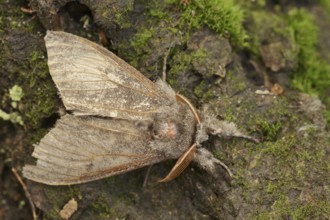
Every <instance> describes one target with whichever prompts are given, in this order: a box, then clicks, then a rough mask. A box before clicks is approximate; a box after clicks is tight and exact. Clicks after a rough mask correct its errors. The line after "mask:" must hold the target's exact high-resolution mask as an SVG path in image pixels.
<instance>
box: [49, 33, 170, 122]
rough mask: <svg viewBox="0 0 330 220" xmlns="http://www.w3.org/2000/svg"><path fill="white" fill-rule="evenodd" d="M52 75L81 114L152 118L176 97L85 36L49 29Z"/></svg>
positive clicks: (70, 105) (71, 106)
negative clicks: (84, 37)
mask: <svg viewBox="0 0 330 220" xmlns="http://www.w3.org/2000/svg"><path fill="white" fill-rule="evenodd" d="M45 42H46V48H47V53H48V66H49V70H50V74H51V76H52V78H53V80H54V82H55V84H56V86H57V88H58V89H59V91H60V94H61V97H62V100H63V102H64V105H65V107H66V109H67V110H70V111H73V113H75V114H79V115H99V116H104V117H117V118H124V119H129V120H131V119H133V120H135V119H139V120H145V119H146V118H152V115H153V114H154V113H156V112H158V111H159V110H160V109H161V108H162V107H163V106H170V105H173V104H174V103H175V96H174V95H173V94H171V93H168V90H164V89H162V88H161V87H160V86H157V85H156V84H154V83H152V82H151V81H150V80H149V79H148V78H146V77H144V76H143V75H142V74H141V73H140V72H139V71H137V70H136V69H134V68H133V67H132V66H130V65H129V64H127V63H126V62H125V61H123V60H121V59H120V58H119V57H117V56H115V55H114V54H113V53H111V52H110V51H108V50H106V49H105V48H103V47H102V46H100V45H98V44H96V43H93V42H91V41H88V40H86V39H83V38H81V37H78V36H75V35H72V34H69V33H65V32H59V31H48V32H47V35H46V37H45Z"/></svg>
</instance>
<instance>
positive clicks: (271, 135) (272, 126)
mask: <svg viewBox="0 0 330 220" xmlns="http://www.w3.org/2000/svg"><path fill="white" fill-rule="evenodd" d="M256 126H259V127H260V129H261V132H262V134H263V136H264V137H265V140H269V141H275V140H276V137H277V135H278V133H279V131H280V130H281V128H282V123H281V122H279V121H276V122H268V121H265V120H264V119H262V120H261V119H257V120H256Z"/></svg>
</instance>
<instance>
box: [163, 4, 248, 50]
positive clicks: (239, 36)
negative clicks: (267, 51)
mask: <svg viewBox="0 0 330 220" xmlns="http://www.w3.org/2000/svg"><path fill="white" fill-rule="evenodd" d="M167 2H168V3H171V4H173V3H174V4H175V5H176V7H179V8H180V9H181V13H182V16H181V19H180V28H187V29H188V32H187V33H188V34H189V32H193V31H195V30H197V29H199V28H200V27H202V26H203V25H205V26H207V27H209V28H210V29H212V30H214V31H215V32H217V33H218V34H220V35H221V36H224V37H226V38H229V39H230V40H231V41H232V43H233V44H234V45H238V46H242V45H244V44H245V40H246V38H247V34H246V32H245V31H244V29H243V26H242V22H243V19H244V13H243V11H242V10H241V8H239V7H238V6H237V4H235V3H234V1H232V0H226V1H224V0H202V1H197V0H193V1H190V2H189V3H188V4H187V5H183V4H181V1H167Z"/></svg>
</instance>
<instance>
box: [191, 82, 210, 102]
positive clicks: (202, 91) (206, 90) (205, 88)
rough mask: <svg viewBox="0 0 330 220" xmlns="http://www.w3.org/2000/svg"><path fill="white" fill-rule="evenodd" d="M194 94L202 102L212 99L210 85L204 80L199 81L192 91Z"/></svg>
mask: <svg viewBox="0 0 330 220" xmlns="http://www.w3.org/2000/svg"><path fill="white" fill-rule="evenodd" d="M194 94H195V95H196V96H197V97H198V98H200V100H201V101H202V102H208V101H209V100H210V99H211V98H212V97H213V92H212V90H211V89H210V83H208V82H206V81H205V80H203V81H201V82H200V83H199V84H198V85H197V86H196V87H195V89H194Z"/></svg>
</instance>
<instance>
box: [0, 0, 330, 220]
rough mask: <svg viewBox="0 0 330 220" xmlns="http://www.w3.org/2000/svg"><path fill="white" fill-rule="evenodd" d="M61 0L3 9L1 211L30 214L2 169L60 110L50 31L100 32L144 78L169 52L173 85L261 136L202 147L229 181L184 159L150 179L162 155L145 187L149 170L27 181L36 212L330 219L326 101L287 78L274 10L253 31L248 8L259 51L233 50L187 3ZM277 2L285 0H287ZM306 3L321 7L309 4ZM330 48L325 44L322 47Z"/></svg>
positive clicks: (287, 52)
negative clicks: (78, 180) (54, 182)
mask: <svg viewBox="0 0 330 220" xmlns="http://www.w3.org/2000/svg"><path fill="white" fill-rule="evenodd" d="M69 2H70V1H68V0H58V1H41V0H40V1H39V0H32V1H31V2H30V6H31V9H32V10H34V11H35V13H34V14H24V13H23V12H21V11H20V7H23V6H25V4H26V3H25V2H24V1H21V2H19V1H18V2H17V1H13V0H12V1H9V2H8V3H7V4H4V3H2V4H1V6H0V7H1V15H2V16H1V18H0V19H1V20H0V25H1V29H0V40H1V47H0V52H1V57H0V64H1V67H2V68H1V69H0V88H1V90H0V95H1V97H2V102H1V107H0V110H3V111H4V112H6V113H15V114H11V118H10V119H7V120H6V121H4V120H0V125H1V126H0V135H1V138H0V146H1V147H0V150H1V151H0V158H1V160H0V174H1V180H2V181H1V182H0V187H1V188H0V191H2V194H0V199H1V200H2V199H4V201H6V202H5V204H4V205H3V206H0V219H19V218H24V217H26V216H28V215H29V213H28V210H29V207H28V204H25V205H23V209H19V211H13V210H15V209H17V207H19V204H20V201H22V200H24V196H23V194H18V193H17V191H18V190H19V189H20V186H19V184H18V183H17V181H16V180H15V178H14V177H13V176H12V175H11V174H10V171H9V167H17V169H19V170H20V168H21V167H22V165H23V164H24V163H25V162H26V161H32V158H31V156H30V155H31V152H32V149H33V146H32V144H33V143H36V142H38V141H39V140H40V138H41V137H42V136H43V135H45V133H47V130H48V129H49V128H51V127H52V126H53V124H54V122H55V120H56V119H57V118H58V117H59V113H58V112H60V111H59V110H60V109H61V107H60V106H61V102H60V101H59V98H58V96H57V94H56V89H55V86H54V84H53V82H52V81H51V78H50V76H49V73H48V68H47V65H46V53H45V46H44V42H43V36H44V34H45V30H46V29H52V30H64V31H67V32H71V33H74V34H78V35H80V36H82V37H86V38H89V39H91V40H94V41H96V42H99V41H101V42H102V43H103V44H104V45H106V46H107V47H108V49H110V50H111V51H113V52H114V53H116V54H117V55H118V56H120V57H121V58H123V59H124V60H126V61H127V62H129V63H131V64H132V65H133V66H135V67H136V68H137V69H138V70H140V71H141V72H142V73H143V74H145V75H146V76H148V77H149V78H151V79H157V78H159V77H161V75H162V68H163V62H164V57H165V56H166V54H167V53H168V57H167V65H166V66H167V81H168V82H169V83H170V84H171V85H172V87H173V88H174V90H176V91H179V92H180V93H182V94H183V95H185V96H187V97H188V98H189V99H190V100H191V101H192V102H193V103H194V104H195V106H196V107H198V106H201V104H203V103H210V104H211V105H212V106H213V107H214V108H215V109H216V110H217V113H218V114H219V117H221V118H223V119H225V120H227V121H232V122H235V123H236V124H237V125H238V126H239V127H240V128H241V129H242V130H244V131H246V133H247V134H252V135H254V136H255V137H258V138H259V139H260V140H261V142H260V143H259V144H254V143H250V142H248V141H245V140H240V139H229V140H227V139H219V138H216V137H213V138H211V139H210V140H209V141H208V142H207V143H205V144H204V146H206V147H208V149H209V150H211V151H212V152H213V153H214V154H215V155H216V156H217V157H218V158H219V159H221V160H222V161H224V162H225V163H226V164H227V165H228V166H229V167H230V169H231V170H232V172H233V173H234V177H233V178H228V177H227V175H226V172H225V171H224V170H223V169H222V168H221V167H219V172H218V175H217V176H210V175H207V174H206V173H204V172H203V171H202V170H200V169H198V168H197V167H196V166H194V164H192V165H191V166H190V167H189V168H188V169H187V170H186V171H185V172H184V173H183V174H182V175H181V176H180V177H179V178H177V179H176V180H174V181H171V182H169V183H165V184H156V183H157V180H159V179H160V178H162V177H163V176H165V175H166V173H167V172H168V171H169V170H170V168H171V166H172V165H173V163H174V161H169V162H166V163H162V164H157V165H155V166H153V167H152V169H151V173H150V176H149V179H148V182H147V187H145V188H143V187H142V184H143V181H144V177H145V175H146V172H147V168H142V169H140V170H136V171H132V172H129V173H125V174H123V175H120V176H115V177H110V178H107V179H104V180H100V181H95V182H91V183H87V184H81V185H74V186H65V187H63V186H61V187H56V186H47V185H43V184H38V183H35V182H31V181H27V183H28V189H29V190H30V193H31V194H32V197H33V200H34V202H35V204H36V206H37V207H38V208H39V209H40V210H42V212H40V213H39V215H40V216H44V218H45V219H60V216H59V211H60V210H61V209H62V208H63V206H64V205H65V204H66V203H67V202H68V201H69V200H71V199H72V198H75V200H76V201H77V202H78V210H77V211H76V212H75V213H74V214H73V215H72V219H116V218H120V219H122V218H123V219H271V218H273V219H329V216H330V209H329V207H330V203H329V201H330V193H329V184H330V176H329V167H330V165H329V160H330V143H329V133H328V131H327V127H326V121H325V119H324V118H323V114H322V113H323V112H324V111H325V106H324V105H323V104H322V102H321V101H320V100H319V99H318V98H315V97H311V96H308V95H306V94H302V93H299V92H297V91H294V90H292V89H290V88H289V86H288V85H290V80H289V76H290V75H291V74H292V72H293V69H294V68H295V67H296V65H297V63H299V61H298V59H300V58H299V57H298V51H299V50H298V49H297V46H296V45H295V41H294V39H293V38H292V36H291V35H290V36H289V37H287V38H285V37H283V36H285V35H283V32H284V33H287V32H289V31H287V30H286V27H285V25H284V24H282V23H281V21H278V22H275V19H271V20H272V21H274V22H273V23H272V22H270V23H272V24H274V23H275V24H276V25H274V26H276V27H274V26H273V27H269V28H265V29H262V30H261V28H259V29H258V25H259V23H258V22H259V21H258V20H257V19H256V17H257V15H256V14H253V15H249V16H248V18H247V20H246V29H247V30H248V31H251V32H255V35H253V38H252V39H250V40H251V44H250V45H252V46H253V45H254V46H256V45H258V44H260V45H261V46H260V45H258V46H260V47H259V49H260V50H259V49H258V48H252V46H251V47H250V48H249V47H247V48H248V49H246V50H244V52H243V51H240V52H237V50H233V49H232V47H233V46H232V45H236V46H235V48H241V47H240V46H239V45H238V43H237V42H236V43H235V42H234V41H233V40H232V41H229V40H228V39H227V38H228V36H226V35H225V34H219V33H218V30H217V29H216V28H214V26H215V25H213V26H212V25H211V23H210V22H204V23H203V22H202V25H200V26H194V24H193V23H192V22H191V23H189V22H187V20H182V17H184V15H183V12H185V8H186V7H191V6H189V5H185V4H190V3H189V2H190V1H182V3H175V4H166V3H164V2H163V1H157V2H153V3H146V2H145V1H104V0H97V1H88V0H80V1H76V2H71V3H69ZM148 2H149V1H148ZM179 2H180V1H179ZM192 2H194V1H192ZM219 2H221V1H219ZM280 2H281V4H282V7H284V8H285V5H286V2H285V1H280ZM191 4H193V3H191ZM271 6H273V5H272V4H270V5H269V7H271ZM305 7H310V8H314V11H315V10H318V11H322V9H321V8H320V7H318V6H316V5H312V4H306V5H305ZM264 10H266V9H264ZM194 13H195V14H194ZM196 13H197V14H196ZM198 13H202V12H201V11H190V14H189V16H191V17H192V18H193V17H196V16H197V17H198V16H199V15H200V14H198ZM323 13H324V12H323ZM203 18H205V19H207V18H208V17H207V16H205V17H203ZM258 18H259V19H260V16H259V17H258ZM262 20H263V21H264V23H263V24H265V25H266V24H267V21H266V20H265V19H262ZM39 21H40V23H39ZM318 23H319V24H320V25H321V26H322V27H324V26H327V25H326V24H324V23H322V22H318ZM274 28H276V29H277V30H281V31H274ZM257 30H258V32H257ZM187 33H189V34H187ZM232 33H234V32H232ZM321 34H322V35H321V39H328V38H329V36H330V33H327V31H324V32H322V33H321ZM98 39H101V40H98ZM231 39H233V38H231ZM255 42H258V43H255ZM237 45H238V46H237ZM233 51H236V52H233ZM325 51H327V52H325ZM328 51H329V45H326V44H325V46H324V47H323V48H322V54H323V55H324V54H328V53H329V52H328ZM255 54H259V57H258V56H256V55H255ZM251 64H252V65H251ZM328 74H329V73H328ZM274 83H280V84H281V85H282V86H283V87H285V92H284V94H282V95H281V96H278V95H275V94H269V93H268V94H267V92H266V94H264V93H262V92H263V91H266V89H267V88H265V87H269V89H271V87H272V86H273V85H274ZM325 83H328V84H330V83H329V82H325ZM14 85H19V86H20V87H21V88H22V90H23V94H24V96H23V98H22V99H20V101H16V102H17V103H16V104H13V102H15V101H14V99H13V98H12V96H11V95H10V93H9V90H10V89H11V88H12V87H13V86H14ZM261 93H262V94H261ZM275 93H276V92H275ZM17 115H18V116H21V120H22V121H24V125H23V126H21V125H19V121H20V120H19V119H17ZM15 117H16V118H15ZM2 118H3V117H2Z"/></svg>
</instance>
